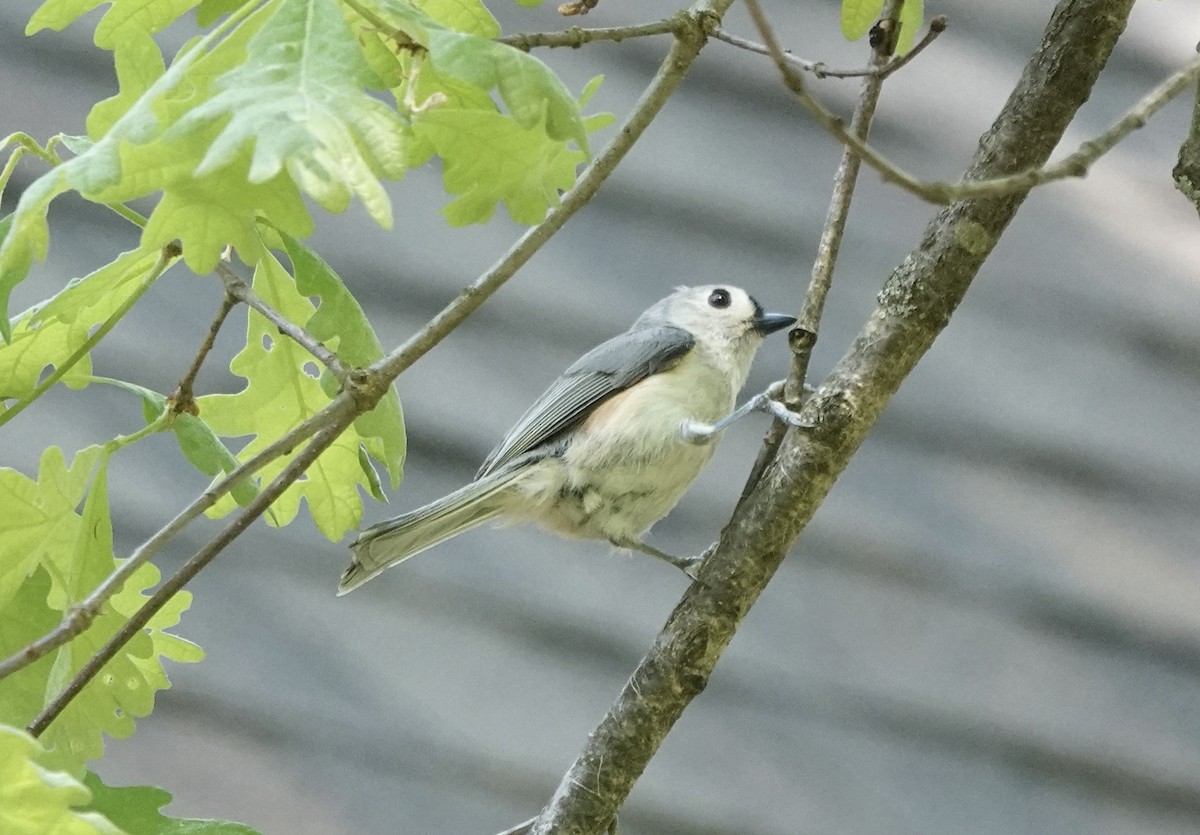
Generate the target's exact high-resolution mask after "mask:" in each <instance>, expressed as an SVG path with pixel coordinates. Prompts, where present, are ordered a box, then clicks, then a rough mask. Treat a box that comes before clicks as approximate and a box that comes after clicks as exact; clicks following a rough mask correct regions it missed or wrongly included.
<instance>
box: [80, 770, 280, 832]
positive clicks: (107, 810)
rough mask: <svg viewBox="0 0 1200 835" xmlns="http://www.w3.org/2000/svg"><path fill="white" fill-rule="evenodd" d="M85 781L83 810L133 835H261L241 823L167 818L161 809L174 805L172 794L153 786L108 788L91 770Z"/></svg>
mask: <svg viewBox="0 0 1200 835" xmlns="http://www.w3.org/2000/svg"><path fill="white" fill-rule="evenodd" d="M83 782H84V785H86V786H87V787H88V788H89V789H91V792H92V800H91V802H90V803H89V804H87V806H86V807H84V808H85V809H87V810H88V811H93V812H98V813H100V814H102V815H104V816H105V817H106V818H108V819H109V820H110V821H112V822H113V823H114V824H116V825H117V826H119V827H121V828H122V829H124V830H125V831H127V832H129V833H131V835H259V832H258V830H256V829H252V828H250V827H249V826H245V825H244V824H240V823H229V822H228V821H216V820H200V819H196V818H168V817H167V816H165V815H163V814H162V812H160V811H159V810H160V809H161V808H162V807H163V806H165V805H167V804H168V803H170V802H171V795H170V793H169V792H166V791H164V790H163V789H160V788H155V787H154V786H121V787H113V786H106V785H105V784H104V782H103V781H101V779H100V778H99V777H98V776H96V775H95V774H94V773H92V772H90V771H89V772H88V773H87V775H86V776H85V777H84V778H83Z"/></svg>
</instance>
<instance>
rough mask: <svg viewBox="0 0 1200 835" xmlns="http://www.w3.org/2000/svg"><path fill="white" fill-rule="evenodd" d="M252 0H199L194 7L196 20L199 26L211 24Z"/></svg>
mask: <svg viewBox="0 0 1200 835" xmlns="http://www.w3.org/2000/svg"><path fill="white" fill-rule="evenodd" d="M251 1H252V0H200V5H199V6H197V7H196V22H197V23H198V24H200V25H201V26H211V25H212V24H213V23H215V22H216V21H217V18H219V17H221V16H222V15H227V14H229V13H230V12H232V11H236V10H237V9H240V8H241V7H242V6H244V5H246V4H247V3H249V2H251Z"/></svg>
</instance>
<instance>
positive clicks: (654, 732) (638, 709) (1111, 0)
mask: <svg viewBox="0 0 1200 835" xmlns="http://www.w3.org/2000/svg"><path fill="white" fill-rule="evenodd" d="M1132 3H1133V0H1061V2H1060V3H1059V5H1058V7H1057V9H1056V10H1055V12H1054V14H1053V17H1052V20H1051V21H1050V25H1049V26H1048V27H1047V29H1046V31H1045V34H1044V35H1043V38H1042V41H1041V44H1040V46H1039V47H1038V48H1037V51H1036V52H1034V54H1033V55H1032V56H1031V57H1030V60H1029V63H1028V65H1027V67H1026V70H1025V72H1024V73H1023V74H1022V76H1021V80H1020V81H1019V82H1018V83H1017V85H1016V87H1015V88H1014V90H1013V93H1012V95H1011V96H1010V97H1009V99H1008V101H1007V102H1006V104H1005V105H1004V108H1003V109H1002V110H1001V112H1000V114H999V116H998V117H997V119H996V121H995V123H994V124H993V126H992V128H991V129H990V130H989V131H988V132H987V133H986V134H985V135H984V136H983V137H982V139H981V141H980V145H979V149H978V150H977V151H976V154H975V157H974V160H973V161H972V164H971V165H972V167H971V169H969V170H971V171H977V172H979V173H980V174H981V175H984V176H986V175H987V174H990V173H992V172H995V171H1004V170H1011V169H1012V168H1014V167H1024V166H1027V165H1039V164H1042V163H1043V162H1044V161H1045V159H1046V158H1047V157H1048V156H1049V155H1050V152H1051V151H1052V150H1053V147H1054V145H1055V144H1056V143H1057V142H1059V141H1060V140H1061V136H1062V134H1063V132H1064V131H1065V130H1066V128H1067V125H1068V124H1069V123H1070V121H1071V120H1072V119H1073V118H1074V116H1075V114H1076V113H1077V111H1078V109H1079V107H1080V106H1081V105H1082V104H1083V102H1084V101H1085V100H1086V99H1087V95H1088V93H1089V92H1090V91H1091V89H1092V87H1093V86H1094V84H1095V82H1096V79H1097V77H1098V76H1099V73H1100V70H1101V68H1102V67H1103V66H1104V64H1105V61H1106V60H1107V59H1108V57H1109V55H1110V54H1111V51H1112V48H1113V45H1114V44H1115V43H1116V40H1117V37H1118V36H1119V35H1120V33H1121V31H1122V30H1123V29H1124V27H1125V23H1126V21H1127V18H1128V15H1129V10H1130V7H1131V6H1132ZM1031 114H1036V115H1037V118H1036V120H1033V119H1031V118H1030V116H1031ZM1023 198H1024V195H1020V194H1018V195H1011V196H1009V197H1007V198H1006V199H1002V200H989V201H987V202H986V203H985V202H983V201H964V202H961V203H957V204H955V205H954V206H952V207H949V208H947V209H945V210H943V211H941V212H939V213H938V215H937V217H936V218H935V219H934V220H933V221H932V222H931V223H930V225H929V227H928V228H927V230H926V232H925V235H924V236H923V237H922V239H921V242H920V244H919V245H918V247H917V248H916V249H915V250H914V252H912V253H910V254H909V256H908V257H907V258H905V259H904V261H903V263H902V264H901V265H900V266H899V267H898V268H897V269H896V271H895V272H894V273H893V274H892V276H891V277H890V278H889V279H888V281H887V284H886V285H885V287H884V289H883V291H882V292H881V293H880V294H879V299H878V303H877V305H876V307H875V309H874V310H873V311H872V312H871V313H870V315H869V316H868V318H867V321H866V323H865V324H864V325H863V328H862V329H861V331H860V332H859V334H858V337H857V338H856V339H855V340H854V342H853V344H852V345H851V346H850V347H849V348H848V350H847V352H846V354H845V356H844V357H843V358H842V359H841V360H840V361H839V362H838V363H837V365H836V366H835V367H834V369H833V370H832V371H831V373H830V374H829V375H828V376H827V377H826V378H825V380H824V381H823V382H822V384H821V386H820V388H819V389H818V391H817V393H816V394H815V395H814V396H813V398H812V399H811V400H810V401H808V403H807V404H806V405H805V407H804V414H805V417H806V418H814V419H815V425H814V428H813V429H812V430H808V431H792V432H789V433H787V436H786V437H785V439H784V442H783V446H782V447H781V449H780V456H779V459H778V461H777V462H776V464H775V465H773V466H771V467H769V468H768V469H767V471H766V473H765V474H764V476H763V479H762V481H761V483H760V484H759V485H758V487H757V488H756V489H755V490H754V491H753V493H752V494H751V496H750V497H749V499H748V500H747V501H746V502H744V503H743V504H742V506H741V507H740V508H739V510H738V511H737V513H735V515H734V518H733V519H732V520H730V523H729V524H728V525H727V526H726V527H725V529H724V530H723V531H722V532H721V539H720V543H719V545H718V547H717V548H716V549H715V551H714V552H713V554H712V555H711V556H709V557H708V558H707V559H706V560H705V562H704V565H703V566H702V567H701V570H700V572H701V573H700V581H699V582H696V583H693V584H692V585H691V586H690V587H689V588H688V590H687V591H686V592H685V594H684V596H683V599H682V600H681V601H680V602H679V604H678V605H677V606H676V607H675V609H674V610H673V611H672V612H671V615H670V616H669V618H667V620H666V623H665V624H664V625H663V627H662V630H661V631H660V632H659V634H658V636H657V637H656V638H655V640H654V643H653V645H652V646H651V647H650V648H649V649H648V650H647V652H646V653H645V654H644V656H643V658H642V660H641V661H640V662H639V664H638V666H637V668H636V669H635V670H634V671H633V673H632V674H631V675H630V677H629V679H628V681H627V682H626V683H625V685H624V686H623V687H622V688H621V692H620V693H619V694H618V695H617V697H616V699H615V700H614V701H613V704H612V706H611V707H610V708H609V710H608V712H607V713H606V715H605V716H604V718H603V719H601V720H600V722H599V723H598V724H597V726H596V727H595V728H594V729H593V730H592V731H591V732H590V733H589V734H588V735H587V740H586V742H585V743H584V745H583V749H582V751H581V752H580V753H579V755H578V756H577V757H576V759H575V761H574V763H572V765H571V767H570V769H569V770H568V771H567V773H566V774H565V775H564V776H563V778H562V780H561V781H560V782H559V785H558V788H557V790H556V791H555V794H554V797H553V798H552V800H551V801H550V806H549V807H548V808H547V809H546V810H545V811H543V813H542V816H541V817H540V818H539V820H538V823H537V824H536V825H535V827H534V832H535V833H538V835H547V833H549V832H554V833H557V835H583V833H594V832H599V831H602V829H603V827H604V826H605V825H606V824H607V823H608V821H609V820H611V818H612V816H613V814H615V812H616V810H617V809H618V808H619V807H620V805H621V804H622V803H623V802H624V800H625V799H626V797H628V794H629V792H630V790H631V789H632V787H633V785H634V783H635V781H636V780H637V779H638V778H639V777H640V776H641V775H642V774H643V773H644V770H645V769H646V767H647V765H648V764H649V762H650V760H651V758H652V757H653V756H654V755H655V753H656V752H657V751H658V750H659V748H660V746H661V745H662V743H663V742H664V740H665V739H666V737H667V735H668V734H669V733H670V731H671V730H672V729H673V728H674V727H675V725H676V723H677V722H678V721H679V720H680V718H681V717H682V716H683V713H684V711H685V710H686V709H687V707H688V705H689V704H691V702H692V701H693V700H694V699H695V698H696V697H697V696H699V695H700V693H702V692H703V691H704V689H705V687H706V686H707V685H708V684H709V682H710V680H711V676H712V673H713V669H714V666H715V665H716V664H717V663H718V661H719V660H720V658H721V656H722V654H723V653H724V652H725V650H726V649H727V648H728V646H729V644H730V642H731V641H732V639H733V636H734V634H735V633H736V632H737V630H738V628H739V626H740V625H741V624H742V623H743V622H744V619H745V618H746V616H747V614H748V613H749V612H750V610H751V608H752V607H753V606H754V604H755V602H756V601H757V600H758V598H759V596H760V595H761V594H762V592H763V591H764V590H765V588H766V586H767V584H768V582H769V581H770V580H771V578H772V576H773V575H774V574H775V572H776V571H777V570H778V568H779V566H780V565H781V563H782V561H783V559H784V556H785V554H786V553H787V552H788V550H789V549H790V548H791V546H792V545H793V544H794V543H795V541H796V539H797V537H798V536H799V535H800V534H801V532H802V531H803V530H804V528H805V526H806V525H808V524H809V522H810V521H811V519H812V518H813V515H814V514H815V513H816V510H817V508H818V507H819V506H820V505H821V503H822V502H823V500H824V499H825V497H826V496H827V495H828V494H829V491H830V490H831V489H832V487H833V484H834V482H835V481H836V479H837V478H838V476H839V475H841V473H842V472H844V471H845V469H846V467H847V466H848V464H849V462H850V460H851V457H852V456H853V455H854V453H855V452H856V450H858V449H859V447H860V446H861V444H862V442H863V440H864V438H865V436H866V434H867V432H868V431H869V430H870V428H871V427H872V426H873V425H874V423H875V422H876V420H877V419H878V418H879V416H880V414H881V413H882V411H883V409H884V408H885V407H886V405H887V403H888V401H889V400H890V398H891V397H892V396H893V395H894V394H895V392H896V391H897V389H898V388H899V386H900V384H901V382H902V380H903V379H904V378H905V377H906V376H907V375H908V374H909V373H911V371H912V369H913V368H914V367H915V365H916V363H917V361H918V360H919V359H920V358H921V356H922V355H923V354H924V353H925V352H926V351H928V350H929V348H930V347H931V345H932V344H933V341H934V339H935V338H936V337H937V336H938V335H939V333H941V331H942V330H943V329H944V328H945V327H946V325H947V324H948V322H949V321H950V317H951V314H952V313H953V311H954V310H955V309H956V307H957V306H958V304H959V303H960V302H961V301H962V298H963V295H964V294H965V293H966V291H967V289H968V288H969V286H970V283H971V281H972V279H973V278H974V277H975V275H976V274H977V273H978V271H979V268H980V266H981V265H982V263H983V261H984V259H985V258H987V257H988V255H989V254H990V253H991V251H992V248H993V247H994V245H995V242H996V241H998V240H999V239H1000V236H1001V234H1002V233H1003V231H1004V230H1005V228H1006V227H1007V225H1008V224H1009V223H1010V221H1011V220H1012V217H1013V214H1014V213H1015V212H1016V210H1017V209H1018V208H1019V206H1020V205H1021V202H1022V200H1023ZM965 224H973V225H974V226H975V227H976V228H977V234H978V235H979V236H980V244H979V245H977V246H970V247H968V246H963V245H962V242H961V230H962V228H963V226H964V225H965ZM584 786H586V787H587V788H586V789H583V788H582V787H584Z"/></svg>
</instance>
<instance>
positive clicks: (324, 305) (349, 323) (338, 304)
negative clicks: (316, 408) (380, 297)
mask: <svg viewBox="0 0 1200 835" xmlns="http://www.w3.org/2000/svg"><path fill="white" fill-rule="evenodd" d="M280 237H281V238H282V240H283V245H284V248H285V249H286V250H287V254H288V260H289V261H291V262H292V274H293V275H294V276H295V281H296V289H297V290H298V291H299V292H300V294H301V295H303V296H308V297H309V298H312V297H314V296H315V297H317V298H319V299H320V300H321V302H320V305H319V306H318V307H317V310H316V312H315V313H313V315H312V316H311V317H310V318H309V320H308V321H307V322H306V323H305V324H304V329H305V330H307V331H308V332H309V333H310V334H312V335H313V336H314V337H315V338H316V339H319V340H321V341H322V342H324V343H327V344H328V345H330V346H331V347H332V346H334V345H336V346H337V353H338V356H339V357H340V358H341V360H342V362H344V363H346V364H347V365H348V366H351V367H356V368H363V367H366V366H368V365H370V364H371V363H373V362H375V361H376V360H379V359H382V358H383V346H382V345H381V344H380V342H379V338H378V337H377V336H376V335H375V331H374V330H373V329H372V328H371V323H370V322H369V321H367V315H366V314H365V313H364V312H363V309H362V307H361V306H360V305H359V303H358V300H357V299H355V298H354V296H353V295H351V293H350V291H349V290H348V289H346V285H345V283H344V282H343V281H342V278H341V276H339V275H338V274H337V273H335V272H334V271H333V268H331V267H330V266H329V265H328V264H326V263H325V261H324V260H323V259H322V258H321V256H319V255H317V253H316V252H314V251H313V250H311V249H309V248H308V247H307V246H305V245H304V244H303V243H302V242H300V241H298V240H296V239H295V238H293V237H292V236H291V235H288V234H286V233H280ZM354 428H355V429H356V430H357V431H358V433H359V435H360V436H362V439H363V445H364V446H365V447H366V449H367V451H368V452H369V453H370V454H371V457H373V458H374V459H375V460H377V461H379V462H380V463H381V464H383V465H384V467H385V468H386V469H387V471H388V474H389V475H390V476H391V482H392V489H393V490H395V489H396V488H397V487H399V486H400V480H401V478H402V477H403V475H404V454H405V450H406V448H407V440H406V438H405V434H404V413H403V412H402V411H401V409H400V395H399V394H397V392H396V388H395V386H394V385H393V386H389V387H388V392H387V394H386V395H384V396H383V398H382V399H381V400H380V401H379V403H378V405H376V406H375V408H374V409H372V410H371V411H369V412H367V413H366V414H364V415H362V416H361V417H359V418H358V419H357V420H356V421H355V422H354ZM366 474H367V475H368V477H370V476H371V475H372V474H373V473H372V472H368V473H366ZM372 493H375V494H377V495H378V491H376V490H372Z"/></svg>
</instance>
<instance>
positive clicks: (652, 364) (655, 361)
mask: <svg viewBox="0 0 1200 835" xmlns="http://www.w3.org/2000/svg"><path fill="white" fill-rule="evenodd" d="M694 345H695V338H694V337H693V336H692V334H690V333H689V332H688V331H686V330H684V329H683V328H677V327H673V326H671V325H654V326H646V325H644V324H642V322H641V321H640V320H639V323H638V324H636V325H635V326H634V327H633V328H631V329H630V330H628V331H626V332H625V333H623V334H620V335H619V336H614V337H613V338H612V339H609V340H608V341H606V342H602V343H601V344H599V345H597V346H596V347H595V348H593V349H592V350H590V351H588V352H587V353H586V354H584V355H583V356H582V357H580V358H579V359H578V360H576V362H575V363H574V364H573V365H571V367H570V368H568V369H567V370H566V371H565V372H563V375H562V376H561V377H559V378H558V379H557V380H555V381H554V383H553V384H552V385H551V386H550V388H548V389H546V391H545V392H544V393H543V394H542V396H541V397H539V398H538V399H537V401H535V402H534V404H533V405H532V406H531V407H530V408H529V410H528V411H527V412H526V413H525V414H524V415H523V416H522V417H521V419H520V420H518V421H517V423H516V425H515V426H514V427H513V428H512V429H510V430H509V432H508V434H507V435H506V436H505V437H504V440H502V441H501V442H500V444H499V445H498V446H497V447H496V448H495V449H494V450H492V452H491V454H489V455H488V457H487V459H486V460H485V461H484V462H483V466H482V467H480V468H479V473H478V474H477V475H476V478H480V477H482V476H485V475H487V474H489V473H492V472H495V471H496V470H497V469H499V468H500V467H503V466H504V465H505V464H507V463H508V462H510V461H512V460H514V459H515V458H518V457H520V456H522V455H525V454H526V453H528V452H530V451H531V450H533V449H535V448H537V447H538V446H541V445H542V444H544V443H546V442H547V441H550V440H551V439H553V438H554V437H556V436H557V435H559V434H561V433H563V432H565V431H567V430H569V429H571V428H573V427H574V426H576V425H577V424H578V423H579V422H580V421H582V420H583V419H584V418H586V417H587V416H588V414H590V413H591V411H592V410H593V409H595V408H596V407H597V406H599V405H600V404H601V403H603V402H604V401H605V400H606V399H607V398H609V397H611V396H612V395H614V394H616V393H617V392H620V391H624V390H625V389H627V388H629V387H630V386H632V385H634V384H636V383H638V382H640V381H642V380H644V379H646V378H647V377H649V376H651V375H653V374H658V373H660V372H663V371H666V370H668V369H670V368H672V367H674V365H675V364H676V363H678V362H679V360H680V359H682V358H683V357H684V356H685V355H686V354H687V353H688V351H690V350H691V349H692V347H693V346H694Z"/></svg>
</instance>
